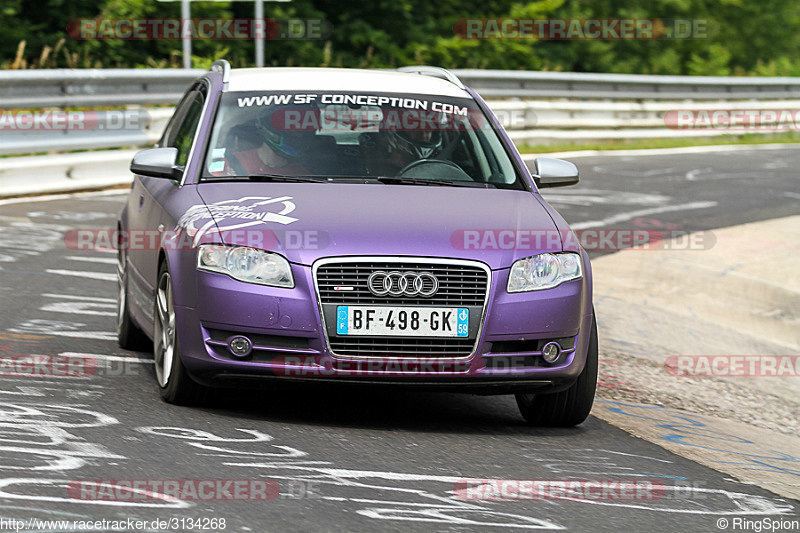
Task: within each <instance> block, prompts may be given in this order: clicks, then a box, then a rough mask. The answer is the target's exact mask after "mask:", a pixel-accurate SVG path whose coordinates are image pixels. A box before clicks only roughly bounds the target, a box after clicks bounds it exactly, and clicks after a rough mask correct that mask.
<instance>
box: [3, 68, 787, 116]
mask: <svg viewBox="0 0 800 533" xmlns="http://www.w3.org/2000/svg"><path fill="white" fill-rule="evenodd" d="M203 72H204V71H202V70H200V69H190V70H184V69H105V70H101V69H85V70H70V69H51V70H7V71H2V72H0V109H19V108H37V107H68V106H109V105H134V104H135V105H156V104H170V103H175V101H176V100H177V99H178V98H179V97H180V95H181V94H183V92H184V91H185V89H186V86H187V85H188V84H189V83H190V82H191V81H192V80H193V79H195V78H196V77H198V76H200V75H201V74H202V73H203ZM452 72H453V73H454V74H456V75H457V76H458V77H459V78H460V79H461V80H462V81H463V82H464V83H465V84H466V85H468V86H470V87H472V88H473V89H475V90H476V91H478V92H479V93H480V94H481V95H482V96H484V97H486V98H589V99H614V100H639V99H646V100H668V99H686V98H688V99H692V100H735V99H751V98H756V99H766V98H775V99H786V98H800V77H797V78H788V77H785V78H756V77H717V76H649V75H638V74H593V73H578V72H527V71H508V70H453V71H452Z"/></svg>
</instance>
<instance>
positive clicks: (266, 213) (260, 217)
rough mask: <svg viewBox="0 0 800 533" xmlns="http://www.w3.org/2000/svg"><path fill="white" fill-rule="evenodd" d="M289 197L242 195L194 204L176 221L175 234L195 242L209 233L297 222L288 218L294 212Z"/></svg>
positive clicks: (294, 206)
mask: <svg viewBox="0 0 800 533" xmlns="http://www.w3.org/2000/svg"><path fill="white" fill-rule="evenodd" d="M296 207H297V206H296V205H295V203H294V202H293V201H292V197H291V196H278V197H276V198H272V197H270V196H245V197H243V198H239V199H236V200H223V201H220V202H214V203H211V204H208V205H206V204H200V205H193V206H192V207H190V208H189V209H187V210H186V212H185V213H184V214H183V215H182V216H181V218H180V220H178V224H177V227H176V228H175V229H176V231H186V232H187V233H188V234H189V235H192V236H194V243H195V245H197V243H199V242H200V239H201V238H202V237H203V236H204V235H206V234H211V233H220V232H223V231H230V230H237V229H243V228H250V227H254V226H259V225H265V226H266V225H268V224H269V223H270V222H276V223H278V224H283V225H287V224H291V223H292V222H296V221H297V220H298V219H296V218H294V217H290V216H288V215H289V213H291V212H292V211H294V210H295V209H296Z"/></svg>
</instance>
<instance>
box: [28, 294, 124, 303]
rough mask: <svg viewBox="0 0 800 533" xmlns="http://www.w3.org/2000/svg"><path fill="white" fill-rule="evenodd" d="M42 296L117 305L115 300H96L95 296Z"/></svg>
mask: <svg viewBox="0 0 800 533" xmlns="http://www.w3.org/2000/svg"><path fill="white" fill-rule="evenodd" d="M42 296H44V297H46V298H61V299H63V300H78V301H81V302H103V303H109V304H115V303H117V300H116V299H115V298H98V297H97V296H73V295H71V294H52V293H45V294H42Z"/></svg>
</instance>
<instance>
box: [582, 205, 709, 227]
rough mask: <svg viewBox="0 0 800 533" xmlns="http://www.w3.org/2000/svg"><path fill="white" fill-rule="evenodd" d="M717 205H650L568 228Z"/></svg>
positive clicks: (611, 222)
mask: <svg viewBox="0 0 800 533" xmlns="http://www.w3.org/2000/svg"><path fill="white" fill-rule="evenodd" d="M716 205H717V202H711V201H709V202H689V203H688V204H678V205H665V206H662V207H652V208H650V209H640V210H638V211H629V212H627V213H619V214H616V215H612V216H610V217H606V218H603V219H600V220H589V221H587V222H578V223H576V224H570V228H572V229H588V228H597V227H600V226H607V225H609V224H618V223H620V222H626V221H628V220H632V219H634V218H638V217H644V216H649V215H655V214H658V213H669V212H672V211H688V210H690V209H707V208H709V207H714V206H716Z"/></svg>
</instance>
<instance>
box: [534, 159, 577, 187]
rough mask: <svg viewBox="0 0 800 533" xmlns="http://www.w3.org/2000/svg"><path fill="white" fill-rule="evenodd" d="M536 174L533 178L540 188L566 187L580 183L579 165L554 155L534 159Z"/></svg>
mask: <svg viewBox="0 0 800 533" xmlns="http://www.w3.org/2000/svg"><path fill="white" fill-rule="evenodd" d="M533 165H534V167H536V174H535V175H534V176H533V180H534V181H535V182H536V186H537V187H539V188H540V189H543V188H545V187H564V186H567V185H575V184H576V183H578V167H576V166H575V165H573V164H572V163H570V162H569V161H564V160H563V159H555V158H553V157H537V158H536V159H534V161H533Z"/></svg>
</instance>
